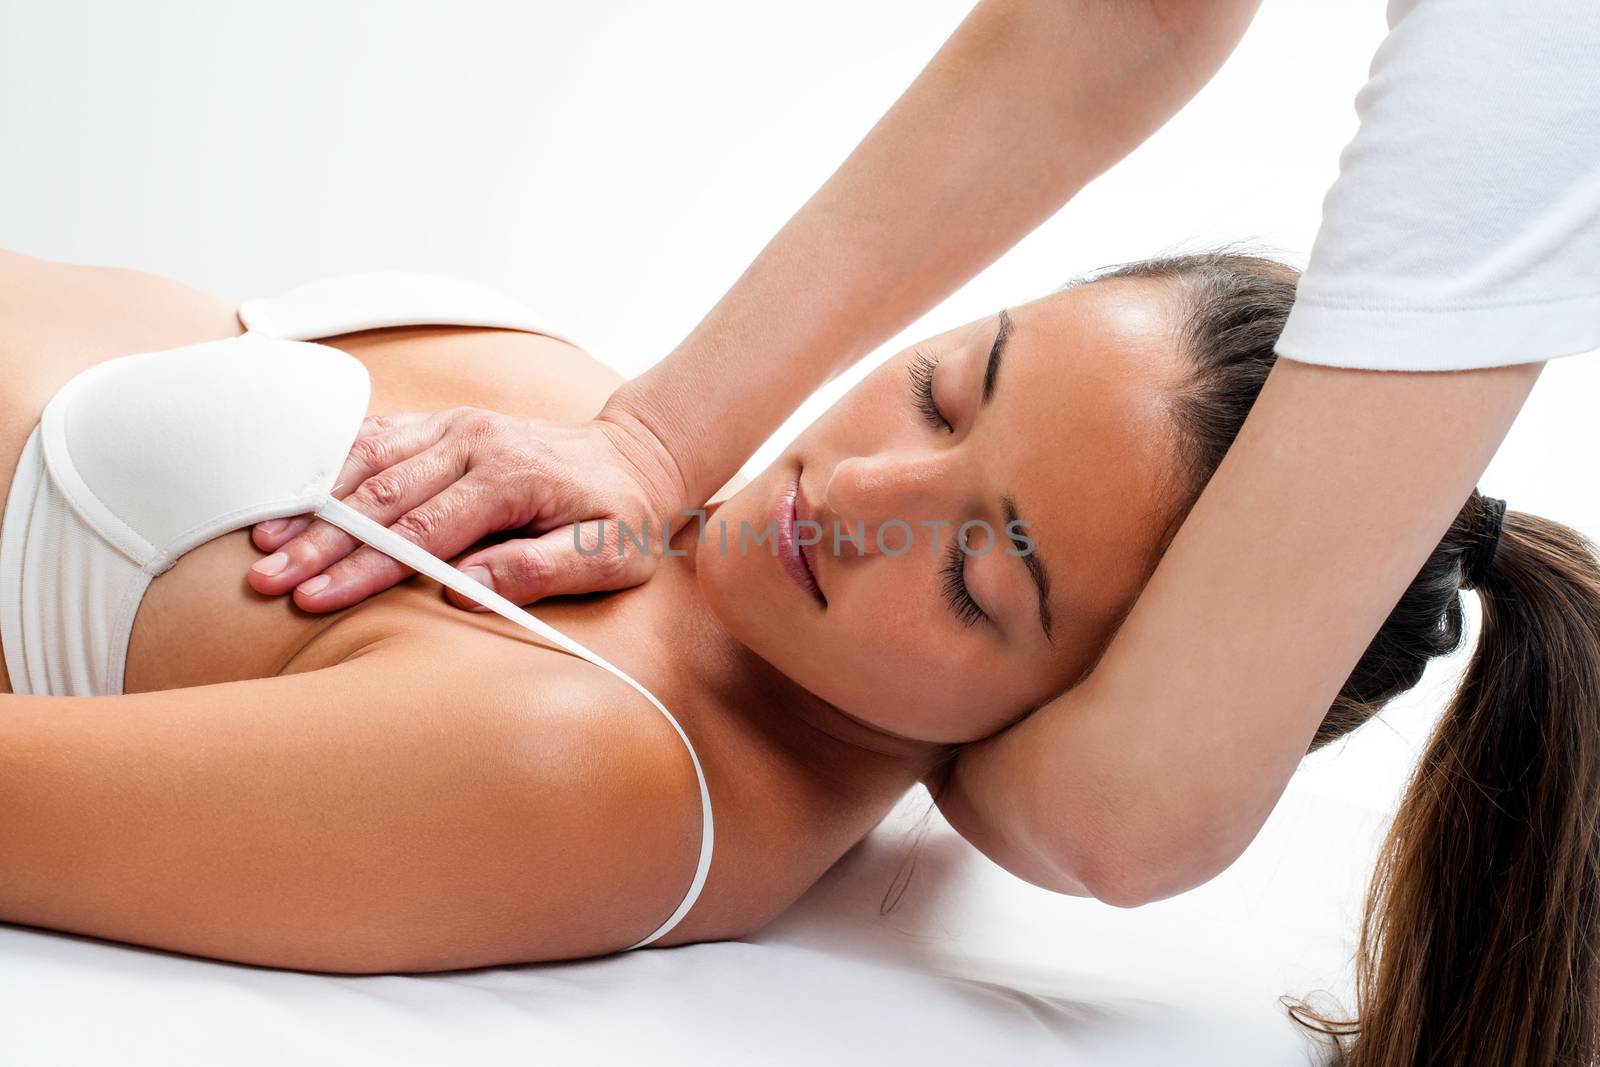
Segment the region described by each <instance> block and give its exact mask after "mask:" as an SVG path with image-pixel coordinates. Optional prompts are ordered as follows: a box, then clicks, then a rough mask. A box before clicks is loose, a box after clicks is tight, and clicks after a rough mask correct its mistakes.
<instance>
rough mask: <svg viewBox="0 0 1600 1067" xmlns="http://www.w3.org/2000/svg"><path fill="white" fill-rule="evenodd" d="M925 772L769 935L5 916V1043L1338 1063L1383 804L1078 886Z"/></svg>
mask: <svg viewBox="0 0 1600 1067" xmlns="http://www.w3.org/2000/svg"><path fill="white" fill-rule="evenodd" d="M926 808H927V798H926V794H925V793H923V792H922V791H921V790H918V791H917V792H916V793H914V794H912V795H911V796H910V797H908V798H907V801H906V802H905V803H904V804H902V805H901V807H900V808H899V809H897V812H896V813H895V815H894V816H891V818H890V819H889V820H886V822H885V823H884V825H882V826H880V827H879V828H878V830H876V831H875V832H874V833H873V834H872V835H870V836H869V837H868V838H867V839H866V840H865V841H864V842H862V844H861V845H860V846H858V847H857V848H856V849H855V850H853V851H852V852H851V853H850V854H849V855H848V856H846V857H845V859H844V860H843V861H841V863H840V864H839V865H838V866H836V867H835V868H834V869H833V870H832V871H830V872H829V874H828V875H827V876H826V877H825V878H824V879H823V880H822V881H821V882H820V883H819V884H818V885H817V886H816V887H814V889H813V890H812V891H811V892H810V893H809V894H808V895H807V896H806V897H805V898H804V899H803V900H802V901H801V902H800V903H799V904H797V905H796V906H795V907H794V908H793V909H791V910H790V911H789V912H788V913H786V914H785V915H784V916H783V917H782V918H780V919H779V920H778V921H777V922H776V923H774V924H773V925H772V926H770V927H769V928H768V929H766V930H764V931H762V933H761V934H760V935H759V936H757V937H755V938H752V939H751V940H750V941H749V942H730V943H722V944H711V945H695V946H689V947H685V948H676V949H663V950H656V949H646V950H642V951H639V952H634V953H629V954H626V955H621V956H614V957H609V958H605V959H599V960H589V961H583V962H579V963H566V964H552V965H535V966H524V967H505V968H492V969H485V970H480V971H472V972H461V973H456V974H449V975H435V976H426V977H358V978H333V977H323V976H314V975H305V974H295V973H290V972H282V971H270V970H264V969H258V968H251V967H240V966H233V965H227V964H220V963H213V962H209V961H204V960H196V959H190V958H186V957H181V956H175V955H170V954H167V953H162V952H154V951H148V950H144V949H136V948H130V947H126V946H121V945H113V944H108V943H104V942H98V941H93V940H90V939H86V938H77V937H66V936H61V935H58V934H52V933H46V932H43V931H38V930H29V929H24V928H19V927H8V926H0V1063H4V1064H6V1065H7V1067H10V1065H13V1064H15V1065H24V1064H25V1065H28V1067H33V1065H38V1064H50V1065H61V1067H88V1065H91V1064H93V1065H95V1067H100V1065H104V1064H112V1063H115V1064H125V1065H130V1067H135V1065H146V1064H148V1065H152V1067H153V1065H162V1067H184V1065H190V1064H194V1065H200V1064H205V1065H207V1067H212V1065H218V1064H237V1065H241V1067H256V1065H261V1067H266V1065H272V1067H279V1065H282V1064H330V1065H332V1064H339V1065H340V1067H364V1065H369V1064H370V1065H373V1067H376V1065H380V1064H382V1065H385V1067H392V1065H405V1064H443V1063H451V1064H456V1063H465V1064H473V1065H488V1064H498V1063H513V1062H515V1063H525V1062H539V1063H586V1064H587V1063H621V1062H641V1063H651V1064H685V1065H687V1064H695V1065H698V1067H720V1065H723V1064H727V1065H729V1067H732V1065H735V1064H737V1065H739V1067H745V1065H747V1064H750V1063H761V1064H780V1065H783V1064H818V1063H824V1064H834V1063H840V1064H856V1063H860V1064H871V1065H875V1067H876V1065H886V1064H900V1063H917V1064H962V1065H971V1064H973V1063H1006V1064H1008V1065H1010V1064H1015V1065H1025V1064H1050V1065H1051V1067H1079V1065H1083V1067H1087V1065H1091V1064H1092V1065H1095V1067H1102V1065H1128V1067H1134V1065H1137V1067H1147V1065H1148V1067H1154V1065H1160V1067H1170V1065H1171V1064H1174V1063H1180V1062H1181V1063H1183V1064H1185V1065H1186V1067H1195V1065H1204V1064H1217V1065H1223V1064H1226V1065H1228V1067H1250V1065H1253V1064H1262V1065H1266V1064H1271V1065H1273V1067H1282V1065H1285V1064H1290V1065H1293V1064H1304V1063H1314V1062H1316V1059H1315V1057H1314V1054H1313V1050H1312V1049H1311V1047H1310V1046H1309V1045H1308V1044H1307V1043H1306V1042H1305V1040H1304V1039H1303V1038H1302V1037H1301V1036H1300V1034H1299V1033H1298V1032H1297V1031H1296V1029H1295V1028H1294V1027H1293V1026H1292V1025H1291V1024H1290V1023H1289V1022H1288V1020H1287V1018H1286V1016H1285V1015H1284V1012H1283V1009H1282V1007H1281V1006H1280V1005H1279V1004H1278V1001H1277V997H1278V996H1279V995H1280V994H1283V993H1292V994H1303V993H1308V992H1311V991H1312V990H1315V989H1318V988H1330V987H1331V988H1336V989H1337V988H1341V987H1342V985H1343V983H1344V981H1345V979H1344V973H1345V969H1346V967H1345V965H1346V963H1347V961H1348V956H1349V952H1350V949H1351V946H1352V944H1353V934H1354V931H1355V916H1356V914H1357V912H1356V909H1357V907H1358V906H1359V902H1360V893H1361V890H1362V888H1363V886H1364V882H1365V879H1366V874H1367V871H1368V870H1369V869H1370V863H1371V852H1372V849H1373V847H1374V845H1375V843H1376V840H1377V838H1376V835H1377V833H1378V832H1379V831H1380V830H1381V817H1380V816H1379V815H1378V814H1377V813H1374V812H1371V811H1368V810H1366V809H1359V808H1351V807H1346V806H1342V805H1339V804H1336V803H1334V802H1331V801H1328V800H1325V799H1322V798H1319V797H1317V796H1315V795H1313V794H1311V793H1310V792H1309V791H1305V790H1297V789H1295V788H1293V787H1291V790H1290V792H1289V793H1288V794H1286V795H1285V797H1284V799H1283V801H1282V802H1281V803H1280V804H1279V807H1278V810H1277V811H1276V812H1275V813H1274V814H1273V817H1272V819H1271V820H1269V822H1268V824H1267V826H1266V828H1265V829H1264V830H1263V831H1262V834H1261V835H1260V837H1258V839H1257V841H1256V842H1255V844H1254V845H1252V847H1251V848H1250V850H1249V851H1247V852H1246V854H1245V855H1244V856H1243V857H1242V858H1241V859H1240V861H1239V862H1238V863H1237V864H1235V865H1234V867H1233V868H1232V869H1230V870H1229V871H1228V872H1227V873H1225V874H1224V875H1222V876H1221V877H1220V878H1218V879H1216V880H1214V881H1213V882H1211V883H1209V884H1208V885H1206V886H1204V887H1202V888H1201V889H1199V890H1196V891H1194V892H1192V893H1188V894H1185V895H1183V896H1181V897H1177V898H1174V899H1172V900H1169V901H1162V902H1160V903H1157V904H1153V905H1148V906H1146V907H1143V908H1137V909H1117V908H1111V907H1108V906H1105V905H1102V904H1099V903H1097V902H1095V901H1088V900H1080V899H1075V898H1069V897H1062V896H1057V895H1055V894H1051V893H1048V892H1045V891H1043V890H1039V889H1036V888H1034V887H1032V886H1029V885H1027V884H1025V883H1022V882H1020V881H1018V880H1016V879H1014V878H1012V877H1011V876H1010V875H1008V874H1006V873H1005V872H1004V871H1001V870H1000V869H999V868H997V867H995V866H994V865H992V864H990V863H989V862H988V861H987V860H985V859H984V858H983V857H982V856H981V855H979V854H978V853H976V852H975V851H973V850H972V849H971V848H970V847H968V846H967V845H966V843H965V842H963V841H962V840H961V839H960V838H959V837H958V836H956V835H955V834H954V832H953V831H951V830H950V829H949V827H948V826H947V825H946V824H945V823H944V822H943V821H942V820H941V819H939V818H938V816H937V814H936V813H935V814H934V815H933V816H932V817H931V818H930V819H929V821H928V822H927V824H926V833H925V840H924V843H923V846H922V848H921V850H920V851H919V852H918V854H917V855H918V859H917V862H916V865H915V867H914V869H913V870H912V872H911V875H910V878H909V879H908V880H903V886H904V892H903V894H902V895H901V897H900V900H899V903H898V905H897V906H896V907H894V908H892V909H889V910H888V912H887V914H883V913H882V910H883V905H884V903H885V898H886V894H889V895H891V896H892V893H893V889H894V887H895V886H896V885H897V875H899V874H900V873H902V871H903V867H904V860H905V857H906V855H907V854H908V852H909V850H910V847H911V840H912V837H913V836H914V835H915V833H916V824H917V818H918V816H920V815H921V813H922V812H923V811H924V810H925V809H926Z"/></svg>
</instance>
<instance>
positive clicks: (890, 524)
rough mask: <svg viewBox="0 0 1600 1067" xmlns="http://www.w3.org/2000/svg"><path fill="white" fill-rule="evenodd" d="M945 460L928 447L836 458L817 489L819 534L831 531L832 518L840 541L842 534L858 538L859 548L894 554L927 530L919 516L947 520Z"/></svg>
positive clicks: (947, 470) (944, 455)
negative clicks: (822, 485) (820, 489)
mask: <svg viewBox="0 0 1600 1067" xmlns="http://www.w3.org/2000/svg"><path fill="white" fill-rule="evenodd" d="M950 464H951V461H950V458H949V454H948V452H947V451H944V450H932V449H921V450H912V449H896V450H892V451H887V452H880V453H876V454H874V455H870V456H852V457H850V458H847V459H841V460H840V461H839V462H838V463H836V464H834V467H833V471H832V473H830V474H829V475H828V481H827V484H826V486H825V487H824V488H823V494H822V500H821V501H820V503H821V505H822V506H821V509H820V510H821V512H822V514H821V515H819V516H818V517H819V518H821V519H822V520H823V525H824V530H823V537H824V538H827V537H831V536H832V535H833V530H832V527H831V523H832V522H837V523H838V528H839V537H840V538H841V545H844V543H845V542H844V541H843V539H844V538H851V537H859V541H858V542H856V544H857V546H858V549H859V551H860V552H862V553H873V552H879V551H887V552H889V553H892V554H895V555H899V554H900V547H901V546H902V545H906V546H909V545H910V544H911V542H912V541H913V540H921V539H922V538H924V537H927V536H928V535H929V532H930V528H929V527H927V526H925V525H922V523H923V522H924V521H937V520H940V519H946V520H948V519H949V517H950V515H949V508H948V506H947V505H948V501H949V499H950V489H951V486H950V481H951V473H952V472H951V466H950ZM901 524H903V525H901ZM846 551H848V549H846Z"/></svg>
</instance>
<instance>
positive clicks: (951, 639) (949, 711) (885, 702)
mask: <svg viewBox="0 0 1600 1067" xmlns="http://www.w3.org/2000/svg"><path fill="white" fill-rule="evenodd" d="M925 585H926V583H925V582H924V583H921V585H917V583H913V582H904V583H897V584H896V585H895V586H894V587H885V588H880V589H877V590H871V591H869V590H862V592H863V593H867V594H868V595H867V596H862V597H859V598H856V599H854V600H852V602H851V603H849V604H846V605H839V609H840V610H839V611H838V612H837V614H835V617H834V618H833V619H831V620H830V625H829V632H828V634H827V641H826V647H827V649H828V652H829V656H828V665H829V667H830V669H829V670H827V671H826V672H825V673H823V674H822V676H821V677H820V678H819V679H818V684H819V685H820V686H821V687H822V688H813V689H812V691H813V692H815V693H816V694H817V695H818V696H820V697H822V698H823V699H825V700H828V701H829V702H830V703H833V704H835V705H836V706H838V707H839V708H841V709H842V710H844V711H846V712H848V713H849V714H850V715H852V716H853V717H855V718H857V719H859V720H861V721H862V722H866V723H869V724H871V725H873V726H876V727H878V728H879V729H881V730H885V731H888V732H889V733H893V734H898V735H900V736H902V737H911V738H916V739H917V740H922V741H951V742H953V741H969V740H974V739H976V738H978V737H983V736H985V735H987V734H988V733H991V732H993V730H994V729H996V728H997V727H998V726H999V725H1000V724H1002V723H1004V722H1006V721H1009V720H1010V718H1011V717H1012V716H1014V715H1015V714H1016V713H1017V711H1019V710H1020V709H1021V708H1022V707H1024V706H1026V703H1027V701H1026V700H1025V695H1024V694H1022V693H1020V692H1016V691H1013V690H1014V689H1015V688H1016V683H1018V682H1021V681H1024V680H1025V678H1024V669H1023V668H1024V667H1025V665H1023V664H1014V665H1012V664H1006V663H1001V662H997V652H996V647H995V642H994V640H993V637H992V636H991V635H989V634H987V633H985V632H982V631H980V630H977V629H966V628H963V627H961V626H960V625H959V624H958V623H956V622H955V621H954V619H953V618H952V619H946V618H944V617H943V616H941V615H939V614H938V613H937V612H938V607H937V605H933V604H931V603H925V602H926V601H929V600H930V594H929V593H928V592H927V591H926V589H925V588H922V587H921V586H925ZM919 590H920V600H919V598H918V596H917V595H916V594H917V593H918V591H919ZM873 594H875V595H873ZM830 613H832V612H830ZM997 667H999V669H997ZM808 688H809V687H808Z"/></svg>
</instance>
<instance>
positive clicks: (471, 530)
mask: <svg viewBox="0 0 1600 1067" xmlns="http://www.w3.org/2000/svg"><path fill="white" fill-rule="evenodd" d="M488 499H490V496H489V494H488V493H486V492H485V491H484V487H483V486H481V485H478V484H475V482H474V479H472V478H470V477H469V478H464V479H462V480H460V481H456V482H454V483H452V484H451V485H450V486H449V487H448V488H445V489H444V490H443V491H440V492H437V493H431V494H429V499H428V500H427V501H426V503H424V504H422V505H421V506H420V507H417V508H414V509H412V510H410V511H407V512H406V513H405V514H403V515H401V516H400V517H399V518H398V519H396V520H395V521H394V522H392V523H389V524H388V526H389V528H390V529H391V530H393V531H394V532H395V533H397V534H399V535H400V536H401V537H404V538H405V539H406V540H407V541H410V542H411V543H412V544H416V545H420V546H422V547H423V548H425V549H427V550H428V551H429V552H431V553H432V554H433V555H435V556H438V557H440V558H441V559H449V558H451V557H452V556H455V555H458V554H459V553H461V552H462V551H464V550H466V549H467V548H470V547H471V546H472V545H473V544H475V543H476V542H477V541H478V540H479V539H480V538H481V537H483V536H484V535H485V534H487V533H492V532H494V530H495V529H498V528H499V527H496V526H494V525H493V524H494V522H495V521H496V520H497V518H498V516H499V514H500V513H499V511H498V510H495V511H490V510H487V509H486V508H485V507H484V504H485V501H487V500H488ZM413 573H415V572H414V571H412V569H411V568H410V567H407V566H404V565H403V564H400V563H397V562H395V561H394V560H393V559H392V558H390V557H389V556H386V555H384V554H383V553H382V552H379V551H378V550H377V549H375V548H373V547H371V546H370V545H361V546H360V547H358V548H357V549H356V550H355V551H354V552H351V553H350V554H349V555H347V556H346V557H344V558H343V559H340V560H339V561H338V562H336V563H334V564H333V565H332V566H330V567H327V568H326V569H325V570H323V571H322V572H321V573H319V574H316V575H314V576H313V577H311V578H309V579H308V580H306V581H304V582H301V583H300V584H299V585H297V586H296V587H295V591H294V602H295V603H296V604H297V605H299V606H300V607H301V608H303V609H304V610H306V611H312V612H323V611H337V610H339V609H340V608H344V607H348V606H349V605H351V604H355V603H358V602H359V601H361V600H364V599H365V598H367V597H369V596H371V595H372V594H374V593H377V592H381V591H382V590H384V589H387V588H389V587H390V586H391V585H394V584H395V583H396V582H399V581H401V580H402V579H404V578H406V577H408V576H409V575H411V574H413Z"/></svg>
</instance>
